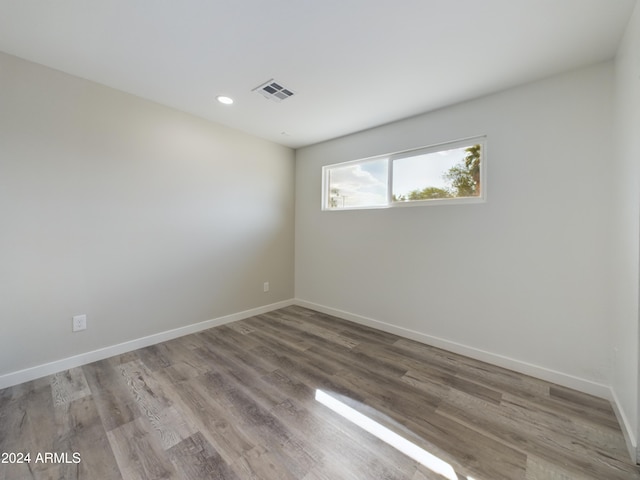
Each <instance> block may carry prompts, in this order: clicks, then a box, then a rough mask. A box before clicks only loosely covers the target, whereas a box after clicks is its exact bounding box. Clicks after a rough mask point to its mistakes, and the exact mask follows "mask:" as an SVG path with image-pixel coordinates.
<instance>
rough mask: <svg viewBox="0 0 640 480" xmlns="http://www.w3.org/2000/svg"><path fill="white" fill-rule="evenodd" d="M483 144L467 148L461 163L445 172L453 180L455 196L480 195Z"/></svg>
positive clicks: (445, 175) (446, 176)
mask: <svg viewBox="0 0 640 480" xmlns="http://www.w3.org/2000/svg"><path fill="white" fill-rule="evenodd" d="M481 148H482V147H481V145H472V146H471V147H468V148H466V149H465V152H466V155H465V157H464V159H463V160H462V162H461V163H459V164H458V165H455V166H453V167H451V168H450V169H449V171H448V172H447V173H445V174H444V178H446V179H447V180H449V181H450V182H451V186H452V187H453V189H454V191H455V192H454V195H453V196H454V197H477V196H479V195H480V187H481V185H480V150H481Z"/></svg>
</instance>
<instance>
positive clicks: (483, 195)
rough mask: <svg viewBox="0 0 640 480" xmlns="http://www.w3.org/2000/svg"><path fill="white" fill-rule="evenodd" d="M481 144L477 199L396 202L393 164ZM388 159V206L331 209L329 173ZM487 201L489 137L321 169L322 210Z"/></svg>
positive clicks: (404, 151)
mask: <svg viewBox="0 0 640 480" xmlns="http://www.w3.org/2000/svg"><path fill="white" fill-rule="evenodd" d="M478 144H479V145H481V146H482V147H481V149H480V152H481V157H480V185H481V188H480V195H478V196H474V197H454V198H433V199H428V200H409V201H393V164H394V162H395V161H396V160H400V159H403V158H408V157H414V156H418V155H427V154H430V153H435V152H441V151H444V150H454V149H456V148H464V147H471V146H473V145H478ZM385 158H386V159H387V169H388V170H387V182H388V185H387V203H386V204H384V205H370V206H357V207H343V208H331V207H329V199H330V196H331V195H330V178H329V177H330V171H331V169H333V168H336V167H347V166H349V165H358V164H362V163H366V162H370V161H374V160H381V159H385ZM486 199H487V137H486V135H481V136H476V137H468V138H464V139H461V140H455V141H452V142H444V143H438V144H435V145H429V146H426V147H419V148H412V149H410V150H403V151H400V152H394V153H391V154H386V155H377V156H374V157H367V158H361V159H358V160H350V161H347V162H341V163H334V164H332V165H325V166H323V167H322V198H321V202H322V205H321V208H322V210H323V211H330V212H339V211H345V210H372V209H379V208H397V207H399V208H404V207H416V206H434V205H459V204H470V203H484V202H486Z"/></svg>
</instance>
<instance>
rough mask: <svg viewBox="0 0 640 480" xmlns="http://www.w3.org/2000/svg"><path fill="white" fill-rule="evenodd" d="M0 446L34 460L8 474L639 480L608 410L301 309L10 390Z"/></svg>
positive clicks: (0, 473)
mask: <svg viewBox="0 0 640 480" xmlns="http://www.w3.org/2000/svg"><path fill="white" fill-rule="evenodd" d="M318 392H320V393H318ZM323 398H324V399H329V400H330V402H324V403H323V402H321V401H319V400H322V399H323ZM328 403H332V404H335V405H337V406H338V407H332V408H330V407H329V406H327V404H328ZM339 409H342V413H338V412H339V411H340V410H339ZM353 411H356V412H358V413H359V414H361V415H364V416H365V417H366V418H367V419H369V421H370V424H371V425H374V427H375V428H378V429H380V428H383V429H384V431H383V432H382V433H379V434H372V433H368V432H367V431H365V429H363V428H362V426H359V424H358V423H357V419H354V418H351V417H349V415H351V413H353ZM350 412H351V413H350ZM359 418H360V417H359ZM372 428H373V427H372ZM384 432H386V434H388V432H393V433H394V434H395V436H396V438H397V436H399V437H401V439H404V440H403V442H404V443H405V444H407V445H409V446H410V447H409V448H411V449H412V450H413V452H414V454H413V455H412V457H410V456H407V455H405V454H404V453H402V452H401V451H400V450H398V449H397V448H396V447H394V446H392V445H390V444H389V443H388V442H389V441H390V440H389V439H388V438H386V439H385V435H386V434H385V435H383V433H384ZM2 452H7V453H8V452H13V453H22V454H26V453H29V454H30V455H31V461H30V462H29V463H22V464H6V463H4V464H1V463H0V480H9V479H32V478H33V479H97V480H109V479H121V478H123V479H260V480H269V479H277V480H286V479H292V480H294V479H295V480H300V479H304V480H321V479H322V480H329V479H331V480H335V479H353V480H362V479H376V480H377V479H410V480H425V479H428V480H432V479H433V480H435V479H439V480H442V479H445V478H447V479H449V480H452V479H453V480H500V479H508V480H516V479H525V480H554V479H597V480H605V479H608V480H623V479H639V480H640V472H639V470H638V469H637V468H636V467H635V466H634V465H632V464H631V462H630V460H629V458H628V455H627V450H626V448H625V445H624V440H623V437H622V433H621V431H620V427H619V425H618V423H617V422H616V419H615V416H614V414H613V411H612V410H611V407H610V405H609V403H608V402H607V401H605V400H601V399H598V398H595V397H591V396H588V395H585V394H582V393H579V392H575V391H572V390H569V389H567V388H564V387H561V386H558V385H554V384H550V383H548V382H544V381H541V380H537V379H534V378H531V377H527V376H524V375H520V374H516V373H514V372H511V371H508V370H504V369H501V368H498V367H495V366H491V365H488V364H485V363H482V362H479V361H476V360H472V359H469V358H466V357H462V356H459V355H455V354H452V353H449V352H446V351H443V350H439V349H437V348H433V347H430V346H427V345H424V344H420V343H417V342H413V341H411V340H407V339H404V338H400V337H397V336H395V335H391V334H388V333H385V332H380V331H376V330H373V329H370V328H366V327H363V326H360V325H356V324H352V323H349V322H346V321H343V320H340V319H337V318H334V317H331V316H328V315H324V314H321V313H318V312H314V311H312V310H307V309H304V308H301V307H287V308H284V309H281V310H278V311H275V312H271V313H268V314H264V315H259V316H256V317H252V318H249V319H246V320H243V321H239V322H235V323H232V324H228V325H225V326H221V327H217V328H213V329H210V330H207V331H204V332H200V333H197V334H194V335H189V336H186V337H182V338H179V339H175V340H171V341H168V342H165V343H162V344H159V345H155V346H152V347H148V348H144V349H140V350H137V351H134V352H130V353H127V354H124V355H120V356H116V357H112V358H110V359H107V360H103V361H100V362H95V363H92V364H90V365H86V366H84V367H81V368H74V369H71V370H68V371H65V372H62V373H59V374H56V375H52V376H49V377H45V378H42V379H39V380H35V381H33V382H28V383H24V384H22V385H17V386H15V387H11V388H7V389H4V390H0V454H2ZM416 452H417V453H416ZM46 453H49V454H52V455H53V454H56V455H58V457H57V458H56V457H54V458H53V459H51V458H50V460H51V461H43V460H44V459H45V454H46ZM63 454H65V455H66V457H64V458H63V457H62V455H63ZM73 454H76V455H78V456H79V459H80V461H79V462H76V461H74V457H73ZM38 455H40V457H41V458H40V460H41V461H37V460H38ZM0 460H1V459H0ZM433 462H435V463H433Z"/></svg>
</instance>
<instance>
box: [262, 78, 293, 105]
mask: <svg viewBox="0 0 640 480" xmlns="http://www.w3.org/2000/svg"><path fill="white" fill-rule="evenodd" d="M251 91H252V92H258V93H259V94H260V95H262V96H263V97H265V98H269V99H271V100H273V101H274V102H281V101H282V100H286V99H287V98H290V97H293V95H294V92H293V91H292V90H291V89H289V88H286V87H284V86H282V84H281V83H278V82H276V81H274V80H273V78H272V79H271V80H269V81H268V82H265V83H263V84H262V85H260V86H258V87H256V88H254V89H253V90H251Z"/></svg>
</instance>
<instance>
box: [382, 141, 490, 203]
mask: <svg viewBox="0 0 640 480" xmlns="http://www.w3.org/2000/svg"><path fill="white" fill-rule="evenodd" d="M480 157H481V145H480V144H476V145H471V146H469V147H463V148H454V149H451V150H442V151H438V152H433V153H426V154H421V155H415V156H409V157H403V158H399V159H397V160H393V189H392V200H393V201H394V202H407V201H415V200H433V199H437V198H459V197H477V196H479V195H480V188H481V185H480Z"/></svg>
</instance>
